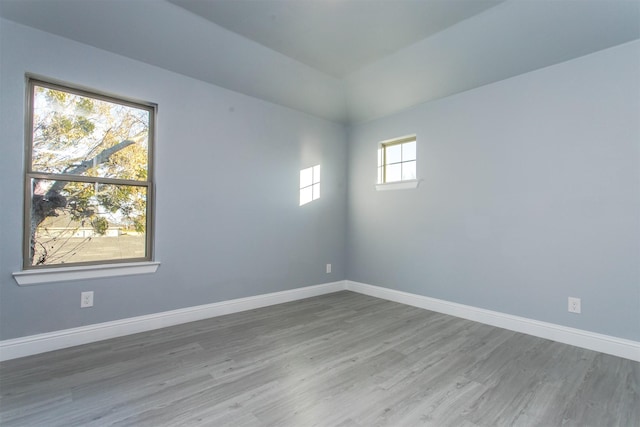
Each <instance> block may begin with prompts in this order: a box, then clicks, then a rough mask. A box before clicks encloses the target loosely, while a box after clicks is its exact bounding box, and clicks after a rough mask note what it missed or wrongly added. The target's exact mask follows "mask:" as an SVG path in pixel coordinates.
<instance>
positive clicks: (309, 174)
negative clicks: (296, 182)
mask: <svg viewBox="0 0 640 427" xmlns="http://www.w3.org/2000/svg"><path fill="white" fill-rule="evenodd" d="M311 184H313V169H312V168H306V169H302V170H301V171H300V188H303V187H308V186H310V185H311Z"/></svg>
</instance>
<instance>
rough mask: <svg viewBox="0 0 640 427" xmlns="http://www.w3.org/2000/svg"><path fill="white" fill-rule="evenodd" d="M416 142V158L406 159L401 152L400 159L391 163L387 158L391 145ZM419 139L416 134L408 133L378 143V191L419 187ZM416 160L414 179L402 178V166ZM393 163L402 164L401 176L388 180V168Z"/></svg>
mask: <svg viewBox="0 0 640 427" xmlns="http://www.w3.org/2000/svg"><path fill="white" fill-rule="evenodd" d="M411 143H415V147H416V148H415V151H416V154H415V158H408V159H404V157H403V154H401V157H400V161H397V162H394V163H390V162H389V161H388V158H387V150H388V149H389V148H390V147H396V146H400V147H402V146H403V145H404V144H411ZM417 144H418V139H417V136H416V135H407V136H403V137H399V138H393V139H388V140H385V141H381V142H380V143H379V145H378V168H377V172H378V179H377V184H376V189H377V190H378V191H385V190H402V189H411V188H416V187H418V183H419V179H418V178H417V173H418V169H417V168H418V147H417ZM411 162H415V177H414V178H412V179H402V168H403V167H404V165H405V164H406V163H411ZM391 165H400V168H401V178H400V180H395V181H390V182H389V181H388V180H387V169H388V167H389V166H391Z"/></svg>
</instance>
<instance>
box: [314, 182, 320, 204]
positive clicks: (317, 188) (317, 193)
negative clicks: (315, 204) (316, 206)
mask: <svg viewBox="0 0 640 427" xmlns="http://www.w3.org/2000/svg"><path fill="white" fill-rule="evenodd" d="M319 198H320V183H317V184H313V200H316V199H319Z"/></svg>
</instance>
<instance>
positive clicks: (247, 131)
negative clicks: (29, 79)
mask: <svg viewBox="0 0 640 427" xmlns="http://www.w3.org/2000/svg"><path fill="white" fill-rule="evenodd" d="M0 52H1V56H0V60H1V62H2V67H1V74H0V93H1V94H2V96H1V99H0V120H1V121H0V129H2V132H0V147H1V155H0V195H1V200H2V201H1V205H2V209H0V241H1V242H2V244H1V245H0V247H1V248H2V249H1V250H2V253H1V255H2V257H1V259H0V339H3V340H4V339H10V338H15V337H21V336H27V335H33V334H37V333H43V332H48V331H55V330H60V329H66V328H72V327H77V326H83V325H88V324H94V323H99V322H105V321H110V320H116V319H121V318H127V317H132V316H138V315H144V314H149V313H156V312H162V311H166V310H171V309H178V308H182V307H190V306H195V305H199V304H206V303H212V302H217V301H224V300H229V299H233V298H239V297H246V296H252V295H259V294H265V293H269V292H275V291H282V290H287V289H292V288H297V287H301V286H306V285H315V284H320V283H327V282H332V281H336V280H342V279H344V278H345V276H344V274H345V273H344V272H345V265H344V260H345V258H346V257H345V234H346V232H345V230H346V215H345V212H346V150H347V148H346V131H345V128H344V127H343V126H342V125H340V124H336V123H333V122H329V121H327V120H324V119H319V118H316V117H313V116H309V115H307V114H303V113H300V112H297V111H294V110H290V109H288V108H284V107H281V106H277V105H274V104H270V103H268V102H265V101H262V100H258V99H256V98H251V97H248V96H245V95H241V94H239V93H235V92H231V91H229V90H226V89H222V88H219V87H216V86H213V85H211V84H207V83H203V82H201V81H198V80H195V79H192V78H188V77H185V76H182V75H179V74H175V73H173V72H169V71H166V70H163V69H160V68H157V67H153V66H150V65H147V64H144V63H142V62H138V61H134V60H131V59H127V58H125V57H122V56H118V55H115V54H112V53H109V52H107V51H103V50H99V49H96V48H93V47H90V46H87V45H83V44H80V43H77V42H73V41H70V40H67V39H63V38H60V37H58V36H53V35H51V34H47V33H44V32H40V31H37V30H33V29H31V28H28V27H24V26H21V25H18V24H15V23H13V22H11V21H7V20H0ZM25 72H30V73H36V74H39V75H43V76H48V77H50V78H55V79H59V80H62V81H67V82H72V83H75V84H79V85H83V86H87V87H92V88H95V89H98V90H101V91H105V92H109V93H113V94H116V95H117V94H120V95H125V96H127V97H131V98H135V99H140V100H145V101H150V102H155V103H157V104H158V118H157V145H156V163H155V166H156V168H155V169H156V196H157V198H156V216H155V220H156V234H155V237H156V240H155V257H156V260H158V261H160V262H161V263H162V265H161V266H160V268H159V270H158V271H157V273H156V274H152V275H139V276H129V277H116V278H109V279H96V280H86V281H75V282H60V283H51V284H46V285H38V286H29V287H19V286H17V284H16V282H15V281H14V279H13V277H12V276H11V273H12V272H14V271H19V270H20V268H21V247H22V243H21V240H22V235H21V229H22V222H23V219H22V195H23V178H22V174H23V162H24V157H23V146H24V142H23V141H24V137H23V133H24V132H23V127H24V125H23V121H24V117H23V115H24V99H25V89H24V87H25V84H24V75H25ZM318 163H320V164H321V165H322V195H321V198H320V199H319V200H317V201H314V202H312V203H310V204H308V205H305V206H303V207H299V206H298V197H299V194H298V189H299V171H300V169H302V168H304V167H308V166H312V165H315V164H318ZM328 262H330V263H332V264H333V273H331V274H326V273H325V264H326V263H328ZM86 290H93V291H94V292H95V306H94V307H93V308H90V309H80V307H79V298H80V292H81V291H86Z"/></svg>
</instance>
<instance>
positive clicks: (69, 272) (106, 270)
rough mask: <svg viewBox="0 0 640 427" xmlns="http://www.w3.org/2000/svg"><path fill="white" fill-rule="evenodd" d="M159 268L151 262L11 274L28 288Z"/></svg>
mask: <svg viewBox="0 0 640 427" xmlns="http://www.w3.org/2000/svg"><path fill="white" fill-rule="evenodd" d="M159 266H160V263H159V262H155V261H152V262H132V263H129V264H126V263H123V264H102V265H88V266H80V267H60V268H46V269H38V270H25V271H18V272H16V273H13V278H14V279H16V282H18V285H19V286H29V285H39V284H42V283H52V282H63V281H68V280H84V279H96V278H101V277H115V276H132V275H135V274H149V273H155V272H156V270H158V267H159Z"/></svg>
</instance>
